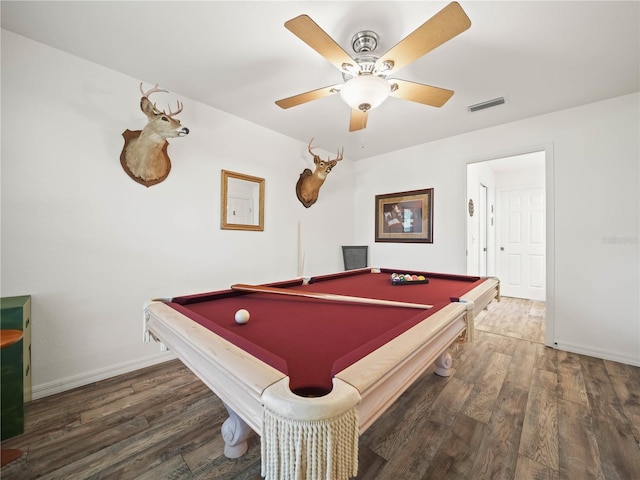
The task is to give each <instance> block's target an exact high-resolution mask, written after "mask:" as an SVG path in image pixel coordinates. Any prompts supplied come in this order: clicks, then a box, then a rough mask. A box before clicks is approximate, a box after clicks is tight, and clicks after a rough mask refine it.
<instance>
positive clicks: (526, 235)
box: [466, 150, 550, 301]
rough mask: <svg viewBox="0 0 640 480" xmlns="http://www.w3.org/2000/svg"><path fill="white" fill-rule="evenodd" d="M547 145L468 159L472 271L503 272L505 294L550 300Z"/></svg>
mask: <svg viewBox="0 0 640 480" xmlns="http://www.w3.org/2000/svg"><path fill="white" fill-rule="evenodd" d="M549 155H550V152H549V153H548V152H546V151H545V150H539V151H534V152H530V153H523V154H516V155H510V156H506V157H502V158H497V159H491V160H484V161H479V162H476V163H470V164H468V165H467V197H468V205H469V211H468V216H467V222H466V223H467V273H468V274H470V275H480V276H485V275H489V276H497V277H498V278H500V283H501V294H502V295H503V296H508V297H514V298H523V299H529V300H535V301H545V300H546V290H547V282H546V278H547V245H546V238H547V236H546V225H547V218H546V212H547V205H546V198H547V192H546V184H547V175H546V157H547V156H549Z"/></svg>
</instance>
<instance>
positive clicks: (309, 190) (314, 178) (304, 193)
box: [296, 138, 344, 208]
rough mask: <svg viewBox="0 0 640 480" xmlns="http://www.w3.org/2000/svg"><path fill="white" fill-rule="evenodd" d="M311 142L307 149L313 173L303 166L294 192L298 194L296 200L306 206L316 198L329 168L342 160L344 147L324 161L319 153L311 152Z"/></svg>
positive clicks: (314, 201)
mask: <svg viewBox="0 0 640 480" xmlns="http://www.w3.org/2000/svg"><path fill="white" fill-rule="evenodd" d="M311 142H313V138H312V139H311ZM311 142H309V147H308V150H309V153H310V154H311V156H312V157H313V163H314V164H315V166H316V168H315V170H314V171H313V173H312V172H311V170H309V169H308V168H305V169H304V172H302V173H301V174H300V178H299V179H298V183H296V194H297V195H298V200H300V202H301V203H302V204H303V205H304V206H305V207H307V208H309V207H310V206H311V205H313V204H314V203H316V201H317V200H318V193H320V187H321V186H322V184H323V183H324V181H325V180H326V178H327V175H328V174H329V172H330V171H331V169H332V168H333V167H335V166H336V165H337V164H338V162H339V161H340V160H342V153H343V152H344V148H343V149H342V150H338V156H337V157H336V158H334V159H333V160H331V159H328V160H326V161H325V160H322V159H321V158H320V156H319V155H316V154H315V153H313V148H314V147H312V146H311Z"/></svg>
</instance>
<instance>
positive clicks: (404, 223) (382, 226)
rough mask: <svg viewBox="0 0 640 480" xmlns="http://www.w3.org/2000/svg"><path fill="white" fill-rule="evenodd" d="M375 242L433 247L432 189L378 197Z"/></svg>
mask: <svg viewBox="0 0 640 480" xmlns="http://www.w3.org/2000/svg"><path fill="white" fill-rule="evenodd" d="M376 242H407V243H433V188H428V189H425V190H412V191H410V192H400V193H387V194H384V195H376Z"/></svg>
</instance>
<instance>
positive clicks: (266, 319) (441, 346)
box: [144, 268, 500, 480]
mask: <svg viewBox="0 0 640 480" xmlns="http://www.w3.org/2000/svg"><path fill="white" fill-rule="evenodd" d="M392 273H412V274H415V275H423V276H424V277H425V281H424V282H406V283H404V284H397V283H394V282H392V281H391V274H392ZM266 286H267V287H269V288H276V289H278V290H282V291H283V292H289V293H296V292H299V293H300V294H304V295H306V294H310V295H312V296H313V297H307V296H299V295H292V296H289V295H280V294H273V293H256V292H247V291H240V290H234V289H233V288H231V289H229V290H222V291H217V292H209V293H200V294H194V295H186V296H181V297H175V298H169V299H159V300H153V301H150V302H148V303H147V304H146V305H145V308H144V323H145V325H144V329H145V339H146V341H151V340H156V341H159V342H161V343H162V344H163V345H164V346H166V347H167V348H169V349H171V350H172V351H173V352H175V354H176V355H177V357H178V358H180V360H181V361H182V362H183V363H184V364H185V365H186V366H187V367H188V368H189V369H191V370H192V371H193V372H194V373H195V374H196V375H197V376H198V377H199V378H200V379H201V380H202V381H203V382H204V383H205V384H206V385H207V386H208V387H209V388H210V389H211V390H212V391H213V392H214V393H215V394H216V395H217V396H218V397H219V398H220V399H221V400H222V402H223V403H224V405H225V407H226V408H227V411H228V413H229V418H228V419H227V420H226V421H225V423H224V424H223V426H222V435H223V438H224V441H225V455H226V456H227V457H229V458H237V457H239V456H241V455H243V454H244V453H245V452H246V450H247V439H248V437H249V436H250V435H251V432H252V431H255V432H256V433H258V434H259V435H260V437H261V449H262V451H261V453H262V475H263V476H264V477H266V478H267V479H288V478H303V479H304V478H307V479H315V478H331V479H336V480H340V479H347V478H350V477H352V476H355V475H357V468H358V467H357V463H358V458H357V456H358V437H359V435H360V434H361V433H363V432H364V431H365V430H366V429H367V428H368V427H369V426H370V425H371V424H372V423H373V422H374V421H375V420H376V419H377V418H378V417H379V416H380V415H381V414H382V413H383V412H384V411H385V410H386V409H387V408H388V407H389V406H390V405H391V404H393V402H394V401H395V400H396V399H397V398H398V397H399V396H400V395H401V394H402V393H403V392H404V391H405V390H406V389H407V388H408V387H409V386H410V385H411V384H412V383H413V381H414V380H415V379H416V378H417V377H418V376H419V375H420V374H422V373H423V372H424V371H425V370H426V369H427V368H429V367H430V365H432V364H433V363H434V362H435V365H436V369H435V370H436V373H437V374H439V375H443V376H447V375H449V374H450V369H451V356H450V354H449V348H450V347H451V345H452V344H453V343H454V342H458V341H461V340H462V339H464V338H467V339H470V336H471V335H472V332H473V318H474V316H475V315H476V314H477V313H478V312H479V311H481V310H482V309H484V308H485V307H486V306H487V305H488V304H489V303H490V302H491V301H492V300H494V299H499V295H500V291H499V281H498V279H496V278H492V277H472V276H465V275H449V274H441V273H430V272H406V271H401V270H393V269H384V268H382V269H380V268H366V269H359V270H351V271H347V272H340V273H336V274H328V275H320V276H316V277H305V278H296V279H293V280H289V281H283V282H275V283H270V284H267V285H266ZM341 296H346V297H348V298H346V299H344V298H338V297H341ZM333 297H336V298H335V299H334V298H333ZM349 297H350V298H351V299H352V300H355V299H358V300H359V299H362V298H364V299H365V300H362V301H358V302H355V301H350V298H349ZM367 299H370V300H371V301H373V302H379V303H385V302H388V303H387V304H384V305H380V304H377V303H374V304H368V303H362V302H368V301H369V300H367ZM344 300H346V301H344ZM380 301H382V302H380ZM396 303H397V304H396ZM239 309H246V310H248V311H249V313H250V319H249V321H248V322H247V323H246V324H238V323H237V322H236V321H235V319H234V315H235V312H236V311H237V310H239Z"/></svg>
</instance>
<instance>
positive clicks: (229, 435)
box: [222, 404, 252, 458]
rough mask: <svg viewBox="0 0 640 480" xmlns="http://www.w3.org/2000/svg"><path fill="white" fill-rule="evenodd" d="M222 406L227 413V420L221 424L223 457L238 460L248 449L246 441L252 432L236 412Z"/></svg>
mask: <svg viewBox="0 0 640 480" xmlns="http://www.w3.org/2000/svg"><path fill="white" fill-rule="evenodd" d="M224 406H225V408H226V409H227V412H229V418H227V419H226V420H225V421H224V423H223V424H222V438H223V439H224V456H225V457H227V458H238V457H241V456H242V455H244V454H245V453H246V452H247V449H248V448H249V444H248V443H247V439H248V438H249V437H250V436H251V433H252V430H251V428H249V426H248V425H247V424H246V423H245V421H244V420H242V419H241V418H240V417H239V416H238V414H237V413H236V412H234V411H233V410H232V409H231V408H229V407H228V406H227V405H226V404H225V405H224Z"/></svg>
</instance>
